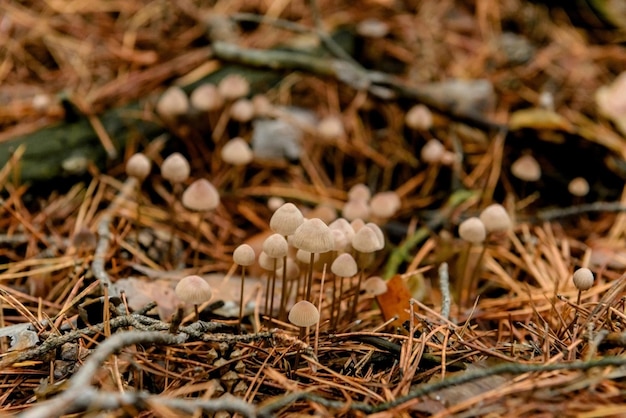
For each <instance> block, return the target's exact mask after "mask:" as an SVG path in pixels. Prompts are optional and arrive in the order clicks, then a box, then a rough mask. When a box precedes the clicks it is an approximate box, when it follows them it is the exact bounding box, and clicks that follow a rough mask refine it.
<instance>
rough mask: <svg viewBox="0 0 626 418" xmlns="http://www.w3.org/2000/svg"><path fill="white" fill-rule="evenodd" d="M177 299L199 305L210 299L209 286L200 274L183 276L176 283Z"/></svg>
mask: <svg viewBox="0 0 626 418" xmlns="http://www.w3.org/2000/svg"><path fill="white" fill-rule="evenodd" d="M175 292H176V296H178V299H180V300H182V301H183V302H185V303H189V304H191V305H200V304H201V303H204V302H207V301H209V300H211V296H212V295H213V293H212V292H211V286H210V285H209V284H208V283H207V281H206V280H204V279H203V278H202V277H200V276H195V275H191V276H186V277H183V278H182V279H181V280H180V281H179V282H178V284H177V285H176V289H175Z"/></svg>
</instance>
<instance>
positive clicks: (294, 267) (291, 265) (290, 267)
mask: <svg viewBox="0 0 626 418" xmlns="http://www.w3.org/2000/svg"><path fill="white" fill-rule="evenodd" d="M284 268H285V266H282V267H281V268H279V269H278V270H276V276H278V277H282V276H283V269H284ZM298 276H300V267H299V266H298V263H296V262H295V261H294V260H293V259H291V258H290V257H287V273H286V278H287V280H296V279H297V278H298Z"/></svg>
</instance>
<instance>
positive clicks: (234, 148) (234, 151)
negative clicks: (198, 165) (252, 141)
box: [220, 137, 254, 165]
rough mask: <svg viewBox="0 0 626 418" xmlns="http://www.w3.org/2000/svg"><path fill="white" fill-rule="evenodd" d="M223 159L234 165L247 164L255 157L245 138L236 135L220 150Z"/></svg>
mask: <svg viewBox="0 0 626 418" xmlns="http://www.w3.org/2000/svg"><path fill="white" fill-rule="evenodd" d="M220 155H221V157H222V160H223V161H224V162H226V163H228V164H232V165H246V164H249V163H250V161H252V159H253V158H254V153H253V152H252V149H251V148H250V145H248V143H247V142H246V140H245V139H243V138H241V137H236V138H233V139H231V140H229V141H228V142H226V143H225V144H224V146H223V147H222V150H221V152H220Z"/></svg>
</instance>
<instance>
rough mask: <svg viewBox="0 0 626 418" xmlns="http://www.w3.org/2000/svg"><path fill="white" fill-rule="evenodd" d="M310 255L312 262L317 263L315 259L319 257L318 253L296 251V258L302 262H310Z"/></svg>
mask: <svg viewBox="0 0 626 418" xmlns="http://www.w3.org/2000/svg"><path fill="white" fill-rule="evenodd" d="M311 255H313V263H317V261H318V260H319V259H320V255H319V253H312V252H310V251H306V250H298V251H296V260H298V261H299V262H301V263H302V264H311Z"/></svg>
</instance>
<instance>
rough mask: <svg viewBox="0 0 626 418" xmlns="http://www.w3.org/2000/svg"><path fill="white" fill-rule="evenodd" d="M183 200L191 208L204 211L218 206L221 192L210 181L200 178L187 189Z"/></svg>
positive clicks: (184, 204) (185, 205)
mask: <svg viewBox="0 0 626 418" xmlns="http://www.w3.org/2000/svg"><path fill="white" fill-rule="evenodd" d="M181 201H182V203H183V206H184V207H186V208H187V209H189V210H194V211H196V212H204V211H207V210H213V209H215V208H216V207H218V205H219V204H220V194H219V193H218V191H217V189H216V188H215V186H213V184H211V182H210V181H208V180H205V179H198V180H196V181H194V182H193V183H191V184H190V185H189V187H187V188H186V189H185V191H184V192H183V195H182V197H181Z"/></svg>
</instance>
